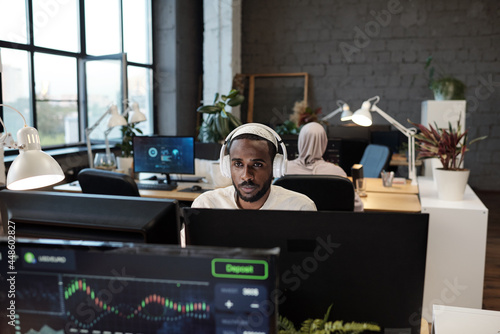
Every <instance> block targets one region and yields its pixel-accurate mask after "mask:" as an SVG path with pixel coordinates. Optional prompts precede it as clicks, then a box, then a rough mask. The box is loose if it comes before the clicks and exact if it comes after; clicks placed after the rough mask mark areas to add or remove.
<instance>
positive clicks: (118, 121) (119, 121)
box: [108, 104, 127, 129]
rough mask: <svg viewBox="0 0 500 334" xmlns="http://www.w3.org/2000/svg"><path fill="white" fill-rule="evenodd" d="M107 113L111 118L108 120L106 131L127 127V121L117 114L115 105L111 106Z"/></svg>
mask: <svg viewBox="0 0 500 334" xmlns="http://www.w3.org/2000/svg"><path fill="white" fill-rule="evenodd" d="M109 113H110V114H111V117H110V118H109V120H108V129H111V128H114V127H115V126H123V125H127V120H126V119H125V117H123V116H122V115H120V114H119V113H118V108H117V107H116V105H115V104H113V105H112V106H111V108H110V110H109Z"/></svg>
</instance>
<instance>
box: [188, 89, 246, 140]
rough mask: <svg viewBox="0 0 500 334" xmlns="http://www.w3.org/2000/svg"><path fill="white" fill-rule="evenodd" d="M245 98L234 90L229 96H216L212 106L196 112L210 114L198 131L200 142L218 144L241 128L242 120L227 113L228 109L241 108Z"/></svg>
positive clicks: (206, 106) (202, 107)
mask: <svg viewBox="0 0 500 334" xmlns="http://www.w3.org/2000/svg"><path fill="white" fill-rule="evenodd" d="M244 100H245V97H244V96H243V95H240V92H239V91H238V90H236V89H232V90H231V91H230V92H229V94H227V95H219V93H216V94H215V98H214V102H213V104H212V105H205V106H201V107H199V108H198V109H197V110H196V111H197V112H200V113H204V114H208V115H207V116H206V117H204V119H203V122H202V124H201V126H200V128H199V129H198V140H199V141H201V142H204V143H217V142H219V141H221V140H224V139H225V138H226V137H227V135H228V134H229V133H230V132H231V131H233V130H234V129H236V128H237V127H238V126H240V125H241V124H242V123H241V120H240V119H239V118H237V117H236V116H234V115H233V114H232V113H230V112H228V111H226V107H227V106H230V107H236V106H239V105H240V104H241V103H243V101H244Z"/></svg>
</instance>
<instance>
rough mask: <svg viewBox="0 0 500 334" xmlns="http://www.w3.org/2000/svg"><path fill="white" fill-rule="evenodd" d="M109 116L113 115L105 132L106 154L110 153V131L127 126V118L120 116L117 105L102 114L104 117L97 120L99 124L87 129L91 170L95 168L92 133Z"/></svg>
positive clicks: (96, 123)
mask: <svg viewBox="0 0 500 334" xmlns="http://www.w3.org/2000/svg"><path fill="white" fill-rule="evenodd" d="M107 115H111V117H110V118H109V120H108V126H107V129H106V131H105V143H106V153H110V149H109V143H108V136H107V134H108V133H109V131H110V130H111V129H112V128H114V127H115V126H121V125H127V120H126V119H125V117H123V116H122V115H120V114H119V113H118V108H117V107H116V104H112V105H111V106H110V107H109V108H108V109H107V110H106V112H105V113H104V114H102V116H101V117H100V118H99V119H98V120H97V122H95V124H94V125H92V126H91V127H89V128H87V129H85V135H86V137H87V154H88V158H89V166H90V168H94V159H93V156H92V147H91V143H90V134H91V133H92V131H94V130H95V128H96V127H97V126H98V125H99V124H100V123H101V122H102V120H103V119H104V117H106V116H107Z"/></svg>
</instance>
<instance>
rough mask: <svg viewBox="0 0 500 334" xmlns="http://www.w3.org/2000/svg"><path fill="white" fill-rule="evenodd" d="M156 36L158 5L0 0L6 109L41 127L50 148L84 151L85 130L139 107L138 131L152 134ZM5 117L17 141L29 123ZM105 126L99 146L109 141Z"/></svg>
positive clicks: (0, 93)
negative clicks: (111, 111) (112, 110)
mask: <svg viewBox="0 0 500 334" xmlns="http://www.w3.org/2000/svg"><path fill="white" fill-rule="evenodd" d="M151 31H152V20H151V0H106V1H102V0H64V1H63V0H26V1H21V0H20V1H17V0H16V1H12V0H0V61H1V63H0V70H1V72H0V82H1V86H0V103H4V104H8V105H11V106H13V107H15V108H16V109H17V110H19V111H20V112H21V113H22V114H23V116H24V117H25V118H26V121H27V122H28V125H30V126H34V127H36V128H37V129H38V131H39V133H40V139H41V141H42V146H44V147H63V146H73V145H78V144H81V143H83V142H84V141H85V140H86V138H85V131H84V130H85V128H87V127H90V126H92V125H94V123H95V122H96V121H97V120H99V119H100V118H101V116H102V115H103V114H104V113H105V112H106V110H107V109H108V107H109V106H110V105H111V104H116V105H117V106H118V108H119V110H120V111H121V112H122V113H123V112H124V111H125V110H124V109H125V108H126V105H127V102H130V103H132V102H137V103H138V104H139V107H140V109H141V111H142V112H143V113H145V114H146V117H147V121H146V122H143V123H140V124H139V128H141V129H142V130H143V132H144V133H145V134H151V133H152V129H153V110H152V106H153V103H152V101H153V78H152V77H153V64H152V36H151V35H152V32H151ZM0 116H1V117H2V118H3V119H4V121H5V125H6V127H7V130H8V131H9V132H12V135H13V136H14V138H15V137H16V132H17V129H19V128H21V127H22V126H23V120H22V118H21V117H19V115H18V114H17V113H15V112H13V111H11V110H10V109H8V108H3V113H2V114H1V115H0ZM101 123H102V124H100V125H99V127H98V128H96V129H95V130H94V131H93V132H92V134H91V139H92V141H93V142H99V141H102V140H103V139H104V131H105V130H106V123H107V119H106V118H105V119H103V121H102V122H101ZM119 137H120V131H119V129H113V131H112V132H111V133H110V134H109V139H111V140H113V139H118V138H119ZM15 139H16V138H15ZM16 140H17V139H16Z"/></svg>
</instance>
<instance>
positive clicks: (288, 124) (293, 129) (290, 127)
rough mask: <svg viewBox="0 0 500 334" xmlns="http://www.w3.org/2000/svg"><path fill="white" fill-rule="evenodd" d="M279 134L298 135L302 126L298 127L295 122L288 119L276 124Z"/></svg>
mask: <svg viewBox="0 0 500 334" xmlns="http://www.w3.org/2000/svg"><path fill="white" fill-rule="evenodd" d="M274 131H276V133H277V134H279V135H280V136H282V135H298V134H299V132H300V128H298V127H297V124H295V122H293V121H290V120H286V121H284V122H283V124H281V125H278V126H276V128H275V129H274Z"/></svg>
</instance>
